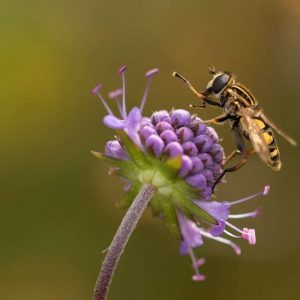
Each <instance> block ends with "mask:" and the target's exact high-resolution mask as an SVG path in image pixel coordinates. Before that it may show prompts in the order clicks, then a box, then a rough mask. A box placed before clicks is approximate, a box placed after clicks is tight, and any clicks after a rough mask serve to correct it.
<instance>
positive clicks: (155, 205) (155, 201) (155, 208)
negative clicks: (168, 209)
mask: <svg viewBox="0 0 300 300" xmlns="http://www.w3.org/2000/svg"><path fill="white" fill-rule="evenodd" d="M164 200H165V199H162V197H161V196H160V195H159V194H157V193H156V194H155V195H154V196H153V198H152V199H151V201H150V207H151V210H152V213H153V216H155V217H157V216H159V215H160V214H161V213H162V207H161V201H164Z"/></svg>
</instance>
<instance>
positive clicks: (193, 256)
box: [189, 247, 200, 275]
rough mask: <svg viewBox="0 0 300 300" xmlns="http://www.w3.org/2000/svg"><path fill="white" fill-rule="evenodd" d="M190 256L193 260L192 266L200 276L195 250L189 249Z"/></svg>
mask: <svg viewBox="0 0 300 300" xmlns="http://www.w3.org/2000/svg"><path fill="white" fill-rule="evenodd" d="M189 255H190V257H191V260H192V266H193V269H194V270H195V273H196V274H197V275H199V274H200V273H199V270H198V268H197V257H196V256H195V253H194V251H193V249H192V248H191V247H189Z"/></svg>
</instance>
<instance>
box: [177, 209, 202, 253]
mask: <svg viewBox="0 0 300 300" xmlns="http://www.w3.org/2000/svg"><path fill="white" fill-rule="evenodd" d="M177 215H178V222H179V227H180V232H181V235H182V238H183V242H182V244H181V248H180V254H181V255H184V254H187V251H188V249H189V248H195V247H199V246H202V245H203V239H202V236H201V234H200V231H199V228H198V227H197V225H196V224H195V223H194V222H192V221H191V220H189V219H187V218H186V217H185V216H184V215H183V214H181V213H177Z"/></svg>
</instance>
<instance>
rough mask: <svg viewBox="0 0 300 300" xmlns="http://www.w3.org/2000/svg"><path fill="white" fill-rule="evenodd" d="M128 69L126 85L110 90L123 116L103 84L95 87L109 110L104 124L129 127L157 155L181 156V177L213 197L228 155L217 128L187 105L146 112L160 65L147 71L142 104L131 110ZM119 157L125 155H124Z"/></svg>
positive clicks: (138, 142) (204, 195)
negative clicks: (110, 102)
mask: <svg viewBox="0 0 300 300" xmlns="http://www.w3.org/2000/svg"><path fill="white" fill-rule="evenodd" d="M126 69H127V68H126V67H125V66H123V67H122V68H120V70H119V72H118V73H119V74H120V75H121V78H122V82H123V86H122V88H119V89H117V90H114V91H112V92H110V93H109V98H110V99H112V100H114V101H116V103H117V108H118V110H119V112H120V117H118V116H116V115H115V114H114V113H113V111H112V109H111V108H110V106H109V105H108V104H107V102H106V101H105V99H104V98H103V97H102V95H101V94H100V89H101V88H102V86H101V85H97V86H96V87H95V88H94V89H93V91H92V94H93V95H97V96H98V97H99V98H100V100H101V101H102V103H103V105H104V107H105V108H106V110H107V112H108V115H106V116H105V117H104V119H103V122H104V124H105V125H106V126H107V127H109V128H112V129H118V130H123V131H125V132H126V134H127V135H128V136H129V137H130V138H131V140H132V141H133V142H134V144H135V145H137V146H138V148H139V149H140V150H142V151H143V152H146V151H148V152H150V153H152V154H153V155H154V156H155V157H156V158H159V159H166V157H177V156H181V157H182V166H181V167H180V170H179V172H178V175H179V177H181V178H184V179H185V180H186V182H187V183H188V184H189V185H191V186H192V187H194V188H196V189H197V190H198V191H199V199H201V198H205V199H209V198H210V197H211V193H212V190H211V187H212V185H213V183H214V182H215V180H216V179H217V178H218V176H219V175H220V174H221V172H222V160H223V158H224V151H223V148H222V146H221V145H220V144H218V140H219V138H218V136H217V134H216V132H215V131H214V129H212V128H210V127H207V126H206V125H205V124H203V123H202V120H201V119H200V118H198V117H195V116H191V114H190V113H189V112H188V111H186V110H184V109H173V110H171V111H170V112H168V111H167V110H160V111H157V112H154V113H153V114H152V116H151V117H150V118H148V117H143V116H142V112H143V108H144V106H145V103H146V100H147V96H148V94H149V88H150V83H151V81H152V78H153V76H154V75H155V74H157V73H158V70H157V69H153V70H150V71H148V72H147V73H146V78H147V85H146V89H145V92H144V95H143V97H142V100H141V104H140V108H138V107H134V108H133V109H131V110H130V111H129V113H127V109H126V95H125V72H126ZM120 147H122V146H120ZM123 151H125V149H123ZM110 156H112V155H111V154H110ZM118 157H119V158H120V159H122V157H123V156H118ZM213 167H214V169H213V170H212V168H213Z"/></svg>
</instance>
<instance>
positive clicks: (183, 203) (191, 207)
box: [172, 191, 218, 225]
mask: <svg viewBox="0 0 300 300" xmlns="http://www.w3.org/2000/svg"><path fill="white" fill-rule="evenodd" d="M172 198H173V199H172V200H173V202H174V204H175V205H176V206H177V207H178V208H179V209H180V210H181V211H182V212H183V213H184V214H185V215H187V216H190V217H193V218H194V219H195V220H196V221H198V222H201V221H202V222H204V223H208V224H210V225H217V224H218V222H217V221H216V220H215V218H213V217H212V216H211V215H210V214H209V213H207V212H206V211H204V210H203V209H201V208H200V207H199V206H197V205H196V204H195V203H194V202H193V201H192V200H191V198H190V197H188V196H187V195H185V194H183V193H180V192H178V191H177V192H174V193H173V197H172Z"/></svg>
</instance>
